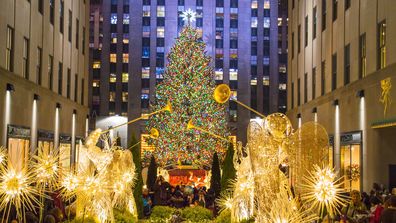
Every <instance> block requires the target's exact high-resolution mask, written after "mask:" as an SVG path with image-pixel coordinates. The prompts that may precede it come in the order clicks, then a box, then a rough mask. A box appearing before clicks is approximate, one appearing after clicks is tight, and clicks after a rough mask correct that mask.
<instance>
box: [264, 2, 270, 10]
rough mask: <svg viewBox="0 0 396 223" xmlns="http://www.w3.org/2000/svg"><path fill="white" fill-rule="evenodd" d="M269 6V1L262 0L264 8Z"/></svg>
mask: <svg viewBox="0 0 396 223" xmlns="http://www.w3.org/2000/svg"><path fill="white" fill-rule="evenodd" d="M269 8H270V1H269V0H264V9H269Z"/></svg>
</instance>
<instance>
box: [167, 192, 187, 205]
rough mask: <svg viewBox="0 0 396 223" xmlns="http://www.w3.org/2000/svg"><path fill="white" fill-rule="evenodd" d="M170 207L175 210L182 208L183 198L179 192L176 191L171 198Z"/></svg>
mask: <svg viewBox="0 0 396 223" xmlns="http://www.w3.org/2000/svg"><path fill="white" fill-rule="evenodd" d="M170 203H171V205H172V206H173V207H175V208H183V207H184V206H185V205H184V198H183V193H182V192H181V191H180V190H176V191H175V194H174V195H173V196H172V198H171V202H170Z"/></svg>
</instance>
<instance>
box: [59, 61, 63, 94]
mask: <svg viewBox="0 0 396 223" xmlns="http://www.w3.org/2000/svg"><path fill="white" fill-rule="evenodd" d="M62 85H63V64H62V63H61V62H59V67H58V94H59V95H62Z"/></svg>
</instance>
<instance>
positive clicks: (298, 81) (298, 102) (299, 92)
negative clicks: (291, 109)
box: [297, 78, 301, 106]
mask: <svg viewBox="0 0 396 223" xmlns="http://www.w3.org/2000/svg"><path fill="white" fill-rule="evenodd" d="M297 105H298V106H300V105H301V81H300V78H298V79H297Z"/></svg>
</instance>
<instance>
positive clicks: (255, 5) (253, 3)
mask: <svg viewBox="0 0 396 223" xmlns="http://www.w3.org/2000/svg"><path fill="white" fill-rule="evenodd" d="M257 5H258V3H257V0H253V1H252V6H251V8H252V9H256V8H257Z"/></svg>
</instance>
